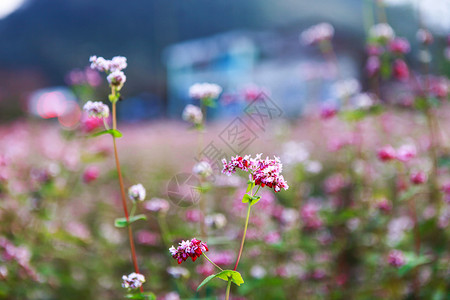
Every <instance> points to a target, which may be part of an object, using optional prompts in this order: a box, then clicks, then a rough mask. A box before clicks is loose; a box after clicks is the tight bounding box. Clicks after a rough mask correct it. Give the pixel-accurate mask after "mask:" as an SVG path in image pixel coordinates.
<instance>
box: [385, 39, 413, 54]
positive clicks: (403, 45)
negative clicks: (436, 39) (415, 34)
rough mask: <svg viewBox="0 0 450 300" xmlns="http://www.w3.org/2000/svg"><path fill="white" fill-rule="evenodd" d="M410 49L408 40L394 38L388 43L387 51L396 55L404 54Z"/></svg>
mask: <svg viewBox="0 0 450 300" xmlns="http://www.w3.org/2000/svg"><path fill="white" fill-rule="evenodd" d="M410 49H411V47H410V45H409V42H408V40H407V39H405V38H395V39H393V40H392V41H391V42H390V43H389V51H391V52H392V53H394V54H397V55H402V54H406V53H408V52H409V50H410Z"/></svg>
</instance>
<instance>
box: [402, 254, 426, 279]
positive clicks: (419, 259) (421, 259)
mask: <svg viewBox="0 0 450 300" xmlns="http://www.w3.org/2000/svg"><path fill="white" fill-rule="evenodd" d="M405 257H406V264H404V265H403V266H401V267H400V268H399V269H398V275H400V276H403V275H405V274H407V273H408V272H409V271H411V270H413V269H414V268H415V267H417V266H420V265H424V264H427V263H429V262H430V261H431V259H430V258H429V257H427V256H417V255H415V254H412V253H410V254H405Z"/></svg>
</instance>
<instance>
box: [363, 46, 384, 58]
mask: <svg viewBox="0 0 450 300" xmlns="http://www.w3.org/2000/svg"><path fill="white" fill-rule="evenodd" d="M366 52H367V55H368V56H379V55H381V54H383V53H384V48H383V47H380V46H379V45H376V44H369V45H367V47H366Z"/></svg>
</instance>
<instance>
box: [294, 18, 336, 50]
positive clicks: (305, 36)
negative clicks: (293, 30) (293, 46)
mask: <svg viewBox="0 0 450 300" xmlns="http://www.w3.org/2000/svg"><path fill="white" fill-rule="evenodd" d="M333 35H334V28H333V26H332V25H331V24H329V23H320V24H317V25H314V26H312V27H310V28H308V29H306V30H305V31H303V32H302V34H301V36H300V39H301V41H302V42H303V44H304V45H315V44H319V43H321V42H323V41H327V40H331V38H332V37H333Z"/></svg>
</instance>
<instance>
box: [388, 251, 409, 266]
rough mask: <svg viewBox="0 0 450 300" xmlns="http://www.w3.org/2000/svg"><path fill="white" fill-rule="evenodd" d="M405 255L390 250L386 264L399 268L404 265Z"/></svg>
mask: <svg viewBox="0 0 450 300" xmlns="http://www.w3.org/2000/svg"><path fill="white" fill-rule="evenodd" d="M405 262H406V260H405V255H403V252H402V251H400V250H392V251H391V252H389V256H388V263H389V264H390V265H391V266H393V267H396V268H398V267H401V266H403V265H404V264H405Z"/></svg>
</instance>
